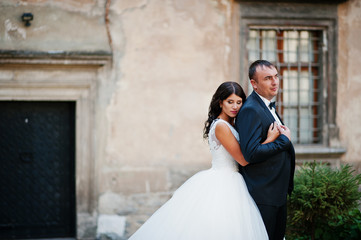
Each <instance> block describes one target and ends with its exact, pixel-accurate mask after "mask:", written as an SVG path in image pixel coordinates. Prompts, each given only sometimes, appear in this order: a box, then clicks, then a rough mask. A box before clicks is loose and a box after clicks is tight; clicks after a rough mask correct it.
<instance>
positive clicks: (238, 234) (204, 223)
mask: <svg viewBox="0 0 361 240" xmlns="http://www.w3.org/2000/svg"><path fill="white" fill-rule="evenodd" d="M219 122H225V123H227V125H228V126H229V128H230V129H231V131H232V133H233V135H234V136H235V137H236V138H237V140H238V133H237V132H236V130H235V129H234V128H233V127H232V126H231V125H230V124H229V123H228V122H226V121H223V120H221V119H220V120H216V121H214V122H213V123H212V126H211V129H210V132H209V140H208V141H209V145H210V149H211V153H212V168H210V169H208V170H204V171H201V172H198V173H197V174H195V175H194V176H193V177H191V178H189V179H188V180H187V181H186V182H185V183H184V184H183V185H182V186H181V187H179V188H178V189H177V190H176V191H175V193H174V195H173V197H172V198H171V199H170V200H169V201H167V202H166V203H165V204H164V205H163V206H162V207H161V208H159V209H158V210H157V211H156V212H155V213H154V214H153V215H152V216H151V217H150V218H149V219H148V220H147V221H146V222H145V223H144V224H143V225H142V226H141V227H140V228H139V229H138V231H136V232H135V233H134V234H133V235H132V236H131V237H130V238H129V240H264V239H268V236H267V232H266V229H265V226H264V224H263V221H262V218H261V215H260V213H259V211H258V208H257V206H256V204H255V203H254V201H253V199H252V197H251V196H250V194H249V193H248V190H247V186H246V184H245V182H244V180H243V177H242V175H241V174H239V173H238V169H237V163H236V162H235V160H234V159H233V158H232V156H231V155H230V154H229V153H228V152H227V151H226V149H225V148H224V147H223V146H222V145H221V144H220V142H219V141H218V139H217V138H216V136H215V126H216V125H217V124H218V123H219Z"/></svg>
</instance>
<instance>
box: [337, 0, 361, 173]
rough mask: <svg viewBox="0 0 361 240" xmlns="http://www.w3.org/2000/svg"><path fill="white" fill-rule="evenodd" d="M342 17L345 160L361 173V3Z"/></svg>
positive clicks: (343, 9) (343, 10)
mask: <svg viewBox="0 0 361 240" xmlns="http://www.w3.org/2000/svg"><path fill="white" fill-rule="evenodd" d="M338 14H339V22H338V24H339V27H338V31H339V32H338V66H337V74H338V86H337V88H338V93H337V123H338V125H339V127H340V139H341V142H342V144H343V145H344V146H345V147H346V149H347V152H346V154H345V155H344V156H343V157H342V160H343V161H344V162H348V163H353V164H354V165H355V167H356V168H358V171H359V172H361V148H360V139H361V125H360V123H361V120H360V119H361V108H360V104H361V68H360V66H361V58H360V56H361V44H360V39H361V1H360V0H349V1H347V2H346V3H343V4H340V6H339V9H338Z"/></svg>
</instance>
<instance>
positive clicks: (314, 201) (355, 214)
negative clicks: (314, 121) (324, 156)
mask: <svg viewBox="0 0 361 240" xmlns="http://www.w3.org/2000/svg"><path fill="white" fill-rule="evenodd" d="M294 181H295V188H294V191H293V193H292V195H291V196H290V197H289V202H288V217H287V230H286V239H287V240H306V239H307V240H309V239H312V240H315V239H329V240H336V239H337V240H338V239H343V240H353V239H355V240H356V239H361V212H360V210H359V208H358V207H359V204H360V198H361V192H360V191H359V189H358V188H359V185H360V184H361V174H358V175H356V174H354V170H352V167H351V166H350V165H344V166H341V168H340V169H332V168H331V167H329V166H327V165H325V164H321V163H316V162H313V163H308V164H305V165H304V166H303V167H301V169H300V170H298V171H297V172H296V174H295V179H294Z"/></svg>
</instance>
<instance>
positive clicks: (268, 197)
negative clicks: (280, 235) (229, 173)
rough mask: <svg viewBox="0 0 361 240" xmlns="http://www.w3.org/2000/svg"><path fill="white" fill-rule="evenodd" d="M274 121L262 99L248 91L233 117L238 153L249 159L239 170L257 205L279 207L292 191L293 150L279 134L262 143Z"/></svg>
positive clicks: (286, 139)
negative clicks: (237, 136) (273, 139)
mask: <svg viewBox="0 0 361 240" xmlns="http://www.w3.org/2000/svg"><path fill="white" fill-rule="evenodd" d="M280 120H281V118H280ZM274 121H275V119H274V117H273V116H272V114H271V112H270V111H269V110H268V109H267V106H266V105H265V104H264V102H263V101H262V99H261V98H260V97H259V96H258V95H257V93H255V92H252V94H251V95H250V96H249V97H248V98H247V100H246V101H245V103H244V104H243V106H242V108H241V110H240V111H239V113H238V115H237V118H236V130H237V131H238V133H239V138H240V145H241V149H242V153H243V155H244V157H245V159H246V161H247V162H249V164H248V165H247V166H245V167H242V166H240V173H241V174H242V175H243V178H244V180H245V182H246V184H247V187H248V191H249V192H250V194H251V196H252V197H253V199H254V200H255V202H256V203H257V204H264V205H271V206H282V205H283V204H285V203H286V201H287V193H289V194H291V192H292V190H293V175H294V170H295V151H294V148H293V145H292V143H291V141H290V140H289V139H288V138H287V137H286V136H285V135H283V134H281V135H280V136H279V137H278V138H277V139H276V140H275V141H274V142H271V143H267V144H262V142H264V141H265V140H266V138H267V132H268V128H269V126H270V125H271V123H273V122H274ZM281 121H282V120H281Z"/></svg>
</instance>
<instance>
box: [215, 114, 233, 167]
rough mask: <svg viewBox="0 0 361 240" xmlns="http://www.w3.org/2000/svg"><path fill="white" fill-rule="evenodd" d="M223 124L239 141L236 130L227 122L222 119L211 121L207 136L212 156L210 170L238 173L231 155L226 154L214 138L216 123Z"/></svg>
mask: <svg viewBox="0 0 361 240" xmlns="http://www.w3.org/2000/svg"><path fill="white" fill-rule="evenodd" d="M220 122H224V123H226V124H227V125H228V127H229V128H230V129H231V131H232V133H233V135H234V136H235V138H236V139H237V141H239V135H238V132H237V131H236V129H234V127H233V126H232V125H231V124H229V123H228V122H227V121H224V120H222V119H216V120H214V121H213V123H212V125H211V128H210V130H209V134H208V143H209V147H210V149H211V154H212V168H213V169H230V170H233V171H238V165H237V162H236V161H235V160H234V159H233V157H232V156H231V154H229V153H228V152H227V150H226V149H225V148H224V147H223V145H222V144H221V143H220V142H219V140H218V139H217V137H216V134H215V129H216V126H217V124H218V123H220Z"/></svg>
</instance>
